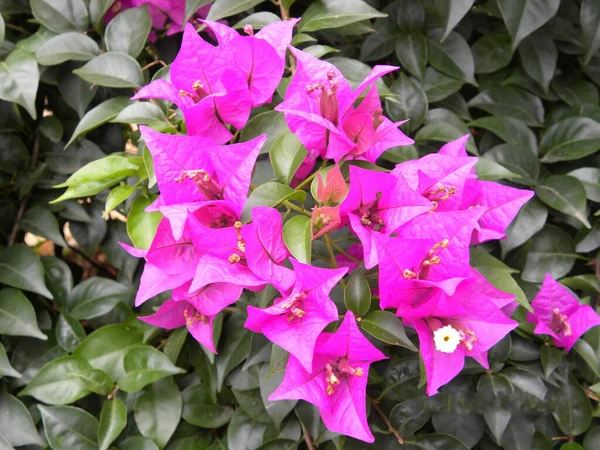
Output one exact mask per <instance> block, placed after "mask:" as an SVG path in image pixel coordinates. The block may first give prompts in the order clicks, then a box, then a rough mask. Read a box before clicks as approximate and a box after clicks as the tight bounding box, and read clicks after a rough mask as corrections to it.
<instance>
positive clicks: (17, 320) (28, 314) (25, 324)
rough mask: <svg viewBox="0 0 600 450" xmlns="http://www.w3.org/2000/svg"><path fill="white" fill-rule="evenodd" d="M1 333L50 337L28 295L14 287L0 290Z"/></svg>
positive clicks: (37, 337)
mask: <svg viewBox="0 0 600 450" xmlns="http://www.w3.org/2000/svg"><path fill="white" fill-rule="evenodd" d="M13 248H14V247H13ZM0 334H7V335H9V336H31V337H34V338H36V339H42V340H44V341H45V340H46V339H48V338H47V337H46V335H45V334H44V333H42V332H41V331H40V329H39V328H38V324H37V319H36V317H35V311H34V309H33V306H31V303H30V302H29V300H28V299H27V297H25V296H24V295H23V293H22V292H21V291H19V290H17V289H13V288H4V289H2V290H1V291H0Z"/></svg>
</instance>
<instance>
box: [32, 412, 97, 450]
mask: <svg viewBox="0 0 600 450" xmlns="http://www.w3.org/2000/svg"><path fill="white" fill-rule="evenodd" d="M38 408H39V410H40V413H41V414H42V421H43V423H44V430H45V431H46V438H47V439H48V443H49V444H50V448H52V449H53V450H73V449H77V450H98V444H97V442H96V435H97V434H98V420H97V419H96V418H95V417H94V416H92V415H91V414H90V413H88V412H86V411H84V410H83V409H80V408H75V407H73V406H56V407H53V406H42V405H38Z"/></svg>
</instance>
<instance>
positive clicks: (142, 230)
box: [127, 195, 162, 248]
mask: <svg viewBox="0 0 600 450" xmlns="http://www.w3.org/2000/svg"><path fill="white" fill-rule="evenodd" d="M154 200H156V196H153V195H151V196H148V197H138V198H136V199H135V200H134V201H133V204H132V205H131V209H130V210H129V216H128V218H127V234H128V235H129V238H130V239H131V242H133V245H134V246H135V247H137V248H149V247H150V243H151V242H152V239H154V235H155V234H156V229H157V228H158V224H159V223H160V220H161V219H162V214H161V213H159V212H151V213H146V212H145V211H144V210H145V209H146V207H147V206H148V205H150V204H151V203H152V202H154Z"/></svg>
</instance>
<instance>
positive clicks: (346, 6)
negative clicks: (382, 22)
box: [300, 0, 385, 33]
mask: <svg viewBox="0 0 600 450" xmlns="http://www.w3.org/2000/svg"><path fill="white" fill-rule="evenodd" d="M376 17H385V14H382V13H380V12H379V11H377V10H376V9H374V8H373V7H371V6H369V5H368V4H367V3H365V2H363V1H361V0H317V1H314V2H312V3H311V4H310V6H309V7H308V8H307V9H306V11H305V12H304V14H303V15H302V22H301V23H300V30H301V31H302V32H303V33H308V32H311V31H318V30H322V29H327V28H339V27H343V26H344V25H349V24H352V23H356V22H359V21H361V20H367V19H373V18H376Z"/></svg>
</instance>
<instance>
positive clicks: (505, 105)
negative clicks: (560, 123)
mask: <svg viewBox="0 0 600 450" xmlns="http://www.w3.org/2000/svg"><path fill="white" fill-rule="evenodd" d="M468 105H469V107H472V108H479V109H483V110H484V111H487V112H489V113H490V114H493V115H496V116H509V117H513V118H515V119H518V120H521V121H523V122H524V123H525V124H526V125H530V126H541V125H542V123H543V121H544V105H543V104H542V101H541V100H540V99H539V98H538V97H536V96H535V95H533V94H530V93H529V92H527V91H526V90H524V89H521V88H518V87H516V86H510V85H506V86H493V87H491V88H489V89H485V90H483V91H481V92H480V93H479V94H478V95H476V96H475V97H473V98H472V99H471V100H470V101H469V103H468Z"/></svg>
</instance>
